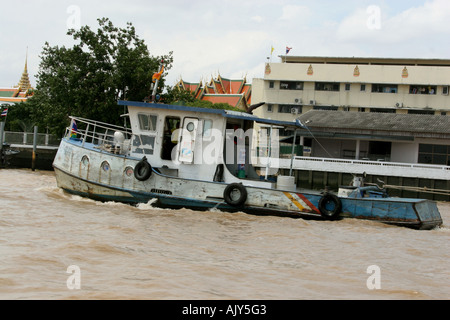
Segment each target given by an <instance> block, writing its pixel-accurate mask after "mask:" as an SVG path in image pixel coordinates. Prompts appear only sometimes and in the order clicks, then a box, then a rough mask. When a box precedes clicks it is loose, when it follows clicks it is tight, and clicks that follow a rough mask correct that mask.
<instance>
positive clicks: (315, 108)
mask: <svg viewBox="0 0 450 320" xmlns="http://www.w3.org/2000/svg"><path fill="white" fill-rule="evenodd" d="M313 109H314V110H327V111H338V110H339V108H338V107H335V106H314V107H313Z"/></svg>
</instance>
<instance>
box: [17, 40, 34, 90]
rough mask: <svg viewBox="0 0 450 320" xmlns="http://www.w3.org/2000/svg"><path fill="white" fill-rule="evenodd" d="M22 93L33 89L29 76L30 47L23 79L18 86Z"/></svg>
mask: <svg viewBox="0 0 450 320" xmlns="http://www.w3.org/2000/svg"><path fill="white" fill-rule="evenodd" d="M18 86H19V88H20V91H28V89H31V83H30V77H29V76H28V47H27V55H26V58H25V68H24V70H23V73H22V78H20V82H19V84H18Z"/></svg>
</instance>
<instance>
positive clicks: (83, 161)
mask: <svg viewBox="0 0 450 320" xmlns="http://www.w3.org/2000/svg"><path fill="white" fill-rule="evenodd" d="M81 164H82V165H83V166H87V165H89V157H88V156H83V158H81Z"/></svg>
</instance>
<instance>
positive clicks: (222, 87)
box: [177, 75, 252, 110]
mask: <svg viewBox="0 0 450 320" xmlns="http://www.w3.org/2000/svg"><path fill="white" fill-rule="evenodd" d="M246 82H247V80H246V79H245V78H244V79H237V80H230V79H226V78H222V77H221V76H220V75H219V76H218V77H217V78H215V79H214V78H212V79H211V81H210V82H209V83H208V84H206V85H205V86H202V84H201V83H200V84H196V85H199V86H200V87H201V88H199V87H198V86H193V84H191V83H189V82H185V81H183V80H180V81H179V82H178V84H177V87H179V88H183V89H185V90H190V91H191V92H194V93H195V95H196V96H195V97H196V98H197V99H200V100H207V101H211V102H213V103H228V104H230V105H231V106H233V107H238V108H241V109H244V110H246V109H247V108H248V107H249V106H250V102H251V92H252V86H251V84H247V83H246Z"/></svg>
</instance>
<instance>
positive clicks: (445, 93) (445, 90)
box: [442, 86, 448, 96]
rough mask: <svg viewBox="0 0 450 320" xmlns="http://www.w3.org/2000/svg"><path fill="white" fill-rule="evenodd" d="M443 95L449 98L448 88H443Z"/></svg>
mask: <svg viewBox="0 0 450 320" xmlns="http://www.w3.org/2000/svg"><path fill="white" fill-rule="evenodd" d="M442 94H443V95H445V96H448V86H444V87H442Z"/></svg>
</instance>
